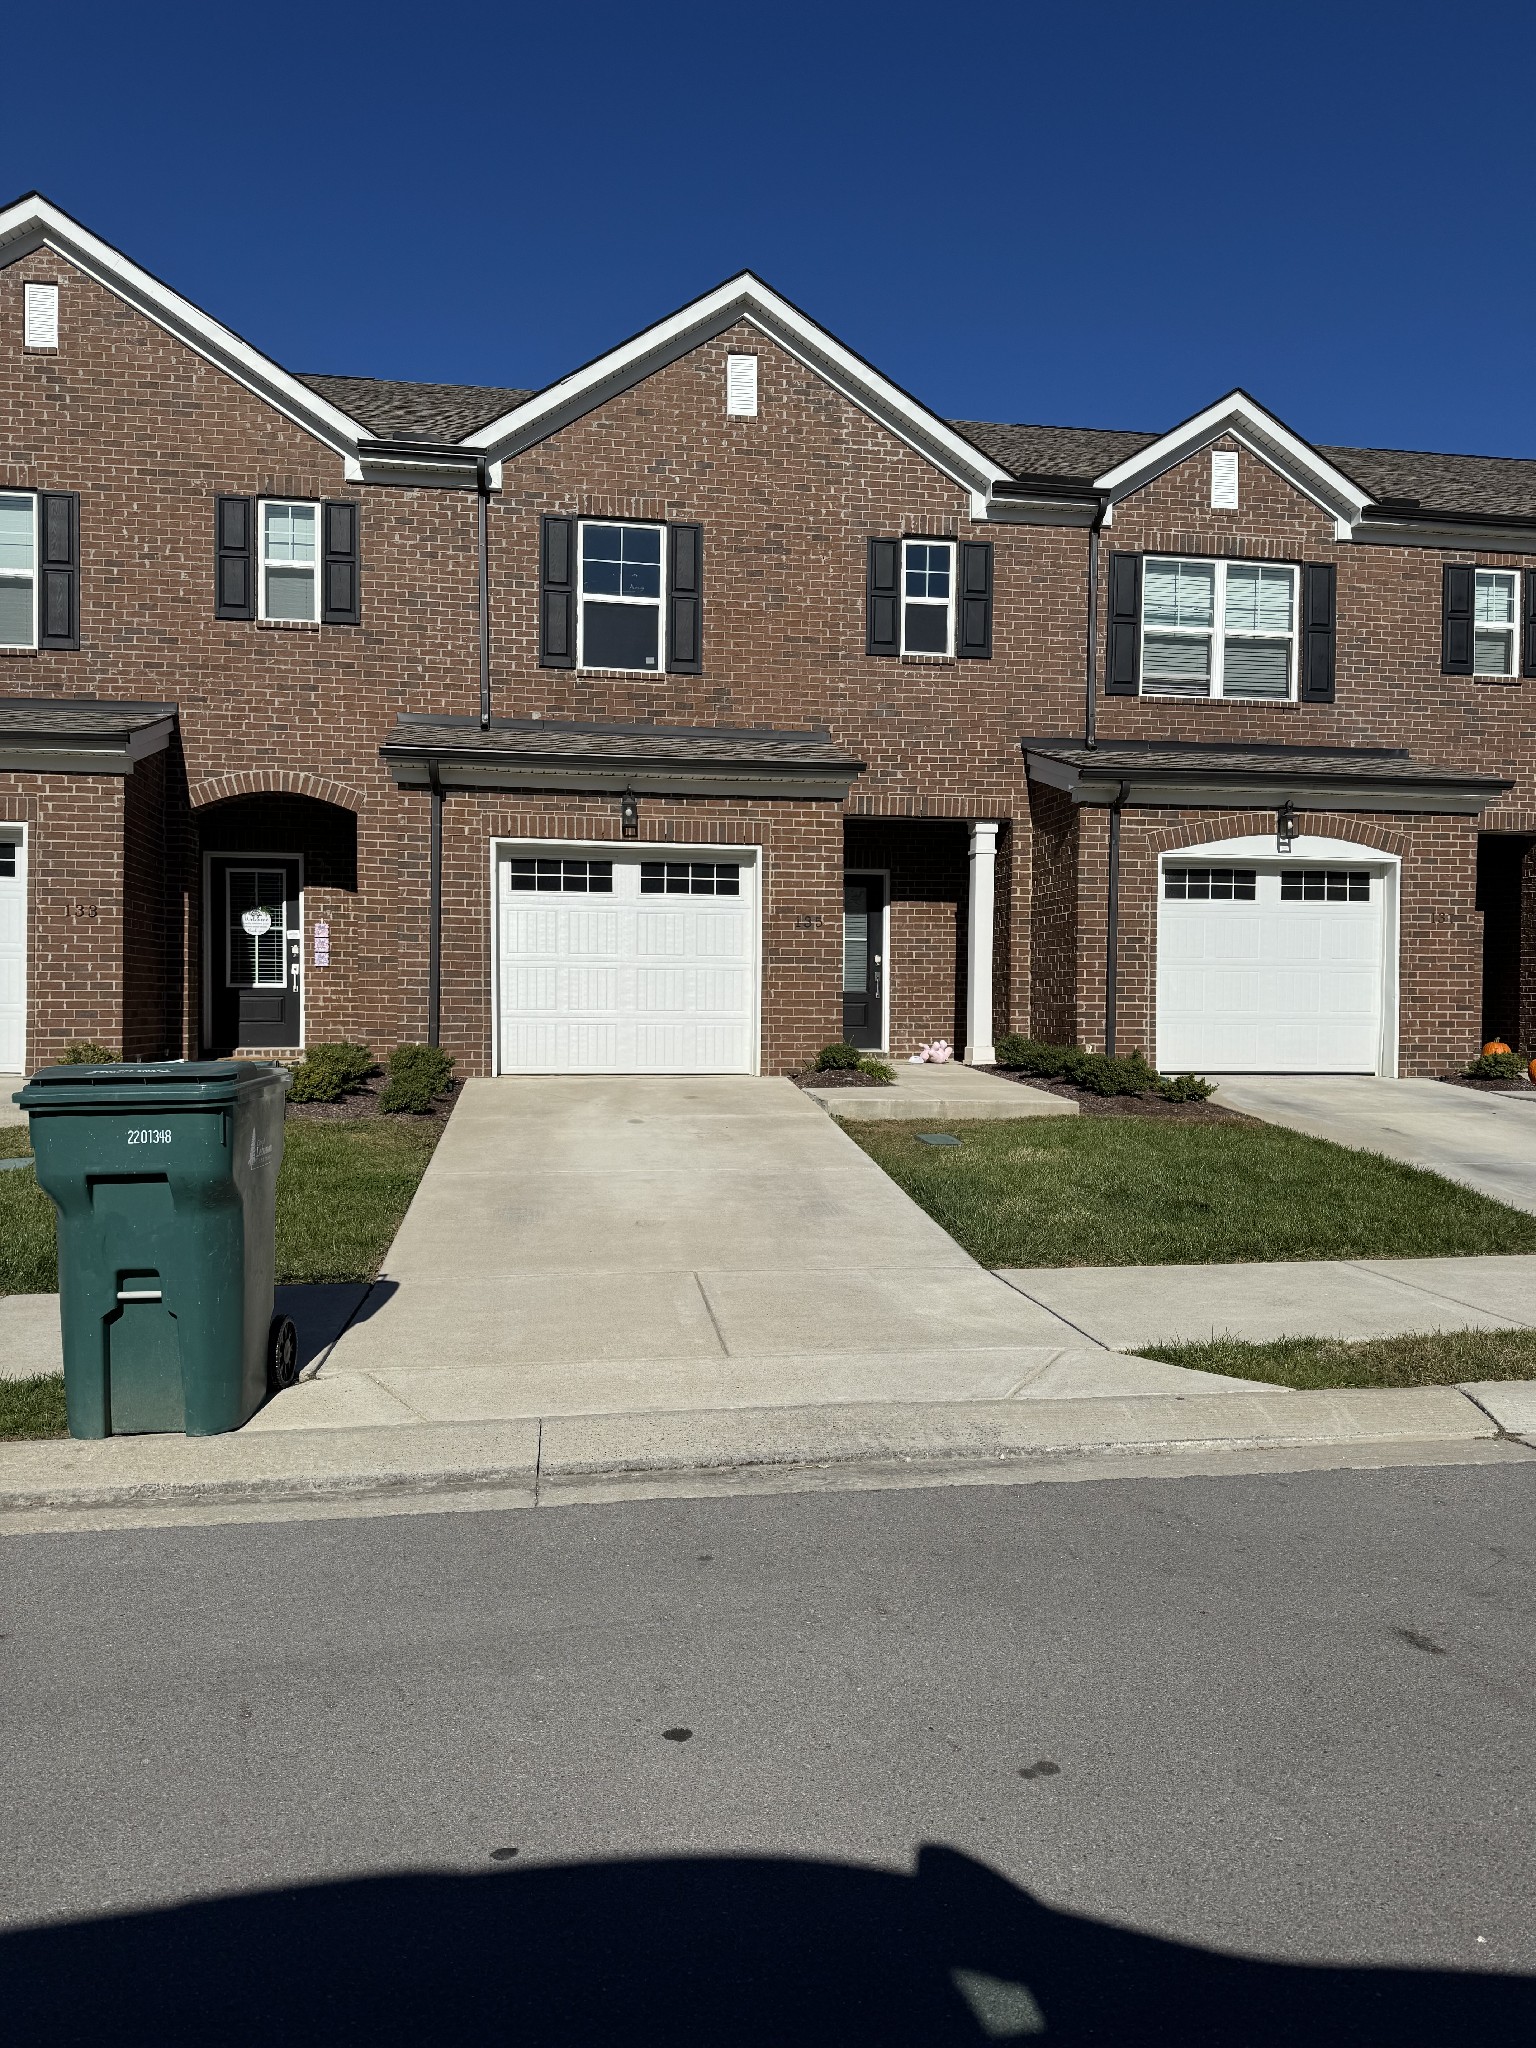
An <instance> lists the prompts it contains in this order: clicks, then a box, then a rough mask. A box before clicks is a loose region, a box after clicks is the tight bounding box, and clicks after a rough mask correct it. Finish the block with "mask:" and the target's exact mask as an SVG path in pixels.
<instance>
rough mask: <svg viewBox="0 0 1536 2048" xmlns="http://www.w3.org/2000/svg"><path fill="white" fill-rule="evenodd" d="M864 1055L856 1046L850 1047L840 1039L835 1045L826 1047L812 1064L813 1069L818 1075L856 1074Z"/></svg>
mask: <svg viewBox="0 0 1536 2048" xmlns="http://www.w3.org/2000/svg"><path fill="white" fill-rule="evenodd" d="M863 1057H864V1055H863V1053H861V1052H860V1051H859V1048H858V1047H857V1046H856V1045H850V1044H849V1043H848V1041H847V1040H846V1039H845V1038H840V1039H838V1040H837V1042H836V1044H834V1045H824V1046H823V1047H822V1048H821V1051H820V1052H819V1053H817V1055H816V1057H815V1059H814V1060H812V1062H811V1069H812V1071H813V1072H814V1073H817V1074H854V1073H857V1072H858V1067H859V1062H860V1060H861V1059H863Z"/></svg>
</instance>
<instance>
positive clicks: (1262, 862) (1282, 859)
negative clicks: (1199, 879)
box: [1156, 832, 1403, 1081]
mask: <svg viewBox="0 0 1536 2048" xmlns="http://www.w3.org/2000/svg"><path fill="white" fill-rule="evenodd" d="M1170 867H1210V868H1216V867H1220V868H1226V867H1234V868H1236V867H1242V868H1257V869H1259V870H1260V871H1261V872H1266V873H1269V874H1283V873H1284V872H1285V870H1286V869H1287V868H1342V867H1349V868H1369V869H1370V871H1371V876H1372V879H1373V880H1374V879H1375V878H1376V877H1378V876H1379V877H1380V878H1381V884H1382V906H1381V920H1382V922H1381V1033H1380V1037H1379V1038H1378V1040H1377V1047H1376V1072H1377V1074H1378V1076H1379V1077H1381V1078H1382V1079H1384V1080H1388V1081H1395V1080H1396V1079H1397V1058H1398V1053H1397V1039H1398V1000H1399V998H1398V961H1399V956H1400V953H1401V944H1402V937H1401V924H1402V918H1401V907H1400V906H1401V901H1402V887H1401V883H1402V868H1403V862H1402V856H1401V854H1396V853H1384V852H1383V851H1382V850H1381V848H1380V847H1376V846H1360V845H1357V844H1356V842H1355V841H1354V840H1353V839H1330V838H1324V837H1323V836H1322V835H1320V834H1319V835H1318V836H1316V837H1313V836H1312V835H1310V834H1308V833H1300V832H1299V833H1298V834H1297V835H1296V837H1295V838H1294V839H1293V840H1292V841H1291V848H1290V851H1289V853H1281V852H1279V851H1278V850H1277V848H1276V846H1275V841H1274V836H1273V834H1271V833H1266V834H1263V835H1262V836H1261V835H1258V834H1254V835H1252V836H1244V837H1243V838H1240V839H1216V840H1207V842H1206V843H1205V844H1204V845H1203V846H1180V847H1175V848H1174V849H1173V850H1172V851H1171V852H1168V853H1162V854H1159V855H1158V860H1157V902H1158V919H1159V923H1158V927H1157V930H1158V939H1159V944H1158V948H1157V965H1156V988H1157V1001H1158V1005H1159V1007H1161V1005H1162V1002H1163V987H1164V981H1163V976H1164V970H1165V968H1166V967H1167V965H1168V962H1167V961H1166V960H1165V959H1164V957H1163V949H1162V945H1161V943H1160V942H1161V936H1162V924H1161V918H1162V905H1163V902H1164V896H1163V889H1164V882H1163V875H1164V872H1165V870H1166V869H1168V868H1170Z"/></svg>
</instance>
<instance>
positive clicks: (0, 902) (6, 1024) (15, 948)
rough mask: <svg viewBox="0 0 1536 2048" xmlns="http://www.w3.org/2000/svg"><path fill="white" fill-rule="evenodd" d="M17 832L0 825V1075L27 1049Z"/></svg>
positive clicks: (23, 893)
mask: <svg viewBox="0 0 1536 2048" xmlns="http://www.w3.org/2000/svg"><path fill="white" fill-rule="evenodd" d="M23 857H24V849H23V847H22V843H21V833H20V832H19V831H7V830H6V829H5V827H3V826H0V1074H19V1073H20V1072H21V1068H22V1062H23V1060H24V1059H25V1057H26V1048H27V884H26V876H25V873H24V872H23Z"/></svg>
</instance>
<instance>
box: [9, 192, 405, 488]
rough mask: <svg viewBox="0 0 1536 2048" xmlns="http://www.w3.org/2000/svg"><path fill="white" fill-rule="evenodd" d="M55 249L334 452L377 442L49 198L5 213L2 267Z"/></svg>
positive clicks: (20, 203) (22, 202) (32, 199)
mask: <svg viewBox="0 0 1536 2048" xmlns="http://www.w3.org/2000/svg"><path fill="white" fill-rule="evenodd" d="M42 248H47V249H51V250H53V251H54V253H55V254H56V255H59V256H62V257H63V258H64V259H65V260H66V261H67V262H69V263H72V264H73V265H74V266H75V268H76V269H77V270H81V271H83V272H84V273H85V275H86V276H87V277H90V278H93V279H94V280H95V281H96V283H97V284H99V285H102V286H104V287H105V288H106V289H107V290H108V291H110V292H115V293H116V295H117V296H118V297H119V298H120V299H123V300H126V302H127V303H128V304H129V305H130V306H134V307H137V309H138V310H139V311H140V312H141V313H143V314H144V315H145V316H146V317H147V318H148V319H151V320H153V321H155V323H156V324H157V325H158V326H160V327H163V328H165V329H166V331H167V332H168V333H170V334H174V335H175V336H176V337H177V339H178V340H180V341H183V342H185V343H186V345H187V346H188V348H191V349H194V350H195V351H196V352H197V354H198V355H200V356H203V357H205V358H206V360H207V361H209V362H211V363H213V364H215V365H216V366H217V367H218V368H219V369H221V370H223V371H225V372H226V373H227V374H228V375H229V376H231V377H233V378H234V379H235V380H236V382H237V383H240V384H243V385H245V387H246V389H247V390H249V391H254V392H255V393H256V395H257V397H258V398H261V399H264V400H265V401H266V403H267V404H268V405H271V406H274V407H275V408H276V409H277V411H279V412H281V413H285V414H286V415H287V417H288V418H289V419H291V420H293V421H294V422H295V424H296V425H298V426H301V427H303V428H304V429H305V431H306V432H307V433H311V434H313V435H314V436H315V438H316V439H317V440H319V441H323V442H324V443H325V444H326V446H327V447H330V448H334V449H335V450H337V452H338V453H340V454H343V455H348V456H351V455H352V454H353V453H354V451H355V450H356V447H357V443H358V442H359V441H360V440H367V439H369V438H370V435H369V430H368V428H367V427H365V426H363V425H362V424H361V422H360V421H358V420H354V419H350V418H349V417H348V416H347V414H346V413H344V412H341V411H340V410H339V409H338V408H337V407H336V406H334V405H331V404H329V403H328V402H327V401H326V400H325V399H323V398H322V397H321V396H320V395H319V393H318V392H315V391H311V390H310V388H309V386H308V385H307V384H301V383H300V382H299V380H298V378H297V377H293V376H290V375H289V373H288V372H287V371H286V370H284V369H280V368H279V367H278V365H277V364H276V363H274V362H273V361H272V360H271V359H270V358H269V357H267V356H264V355H263V354H262V353H261V351H260V350H259V349H255V348H252V346H251V344H250V343H249V342H248V341H242V340H241V338H240V336H239V335H238V334H236V333H234V332H233V331H232V330H231V329H230V328H228V327H223V326H221V325H220V324H219V322H218V321H217V320H214V319H212V318H211V317H210V316H209V315H208V314H207V313H205V312H203V311H202V310H201V308H200V307H197V306H194V305H193V304H192V302H191V300H190V299H184V298H182V297H181V296H180V294H179V293H177V292H173V291H172V290H171V289H170V287H169V286H168V285H164V284H162V283H161V282H160V280H159V279H158V278H157V277H152V276H151V275H150V273H149V272H148V271H147V270H141V269H140V268H139V266H138V265H137V264H136V263H132V262H130V261H129V259H128V258H127V257H126V256H124V255H123V254H122V252H121V251H120V250H118V249H114V248H113V247H112V245H111V243H110V242H104V241H102V240H101V238H100V237H99V236H97V235H93V234H92V233H91V232H90V230H89V228H84V227H82V226H81V225H80V223H79V221H77V220H73V219H71V217H70V216H69V215H68V214H67V213H64V212H62V211H61V210H60V208H58V207H57V206H55V205H54V204H53V203H52V202H51V201H50V200H47V199H44V198H43V197H42V196H41V194H39V193H36V192H29V193H28V194H27V195H26V197H25V198H23V199H18V200H17V201H16V202H15V204H14V205H12V206H8V207H6V208H5V209H4V210H3V211H0V268H4V267H5V266H7V265H9V264H11V263H15V262H17V261H18V260H19V259H20V258H21V257H23V256H30V255H31V254H32V253H33V251H34V250H37V249H42Z"/></svg>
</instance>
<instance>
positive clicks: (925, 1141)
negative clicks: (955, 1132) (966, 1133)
mask: <svg viewBox="0 0 1536 2048" xmlns="http://www.w3.org/2000/svg"><path fill="white" fill-rule="evenodd" d="M917 1142H918V1143H919V1145H958V1144H959V1142H960V1140H959V1139H958V1138H956V1137H952V1136H951V1134H950V1133H949V1132H948V1131H919V1132H918V1134H917Z"/></svg>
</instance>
